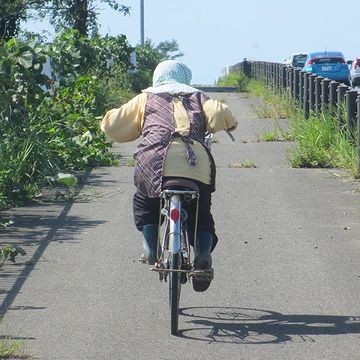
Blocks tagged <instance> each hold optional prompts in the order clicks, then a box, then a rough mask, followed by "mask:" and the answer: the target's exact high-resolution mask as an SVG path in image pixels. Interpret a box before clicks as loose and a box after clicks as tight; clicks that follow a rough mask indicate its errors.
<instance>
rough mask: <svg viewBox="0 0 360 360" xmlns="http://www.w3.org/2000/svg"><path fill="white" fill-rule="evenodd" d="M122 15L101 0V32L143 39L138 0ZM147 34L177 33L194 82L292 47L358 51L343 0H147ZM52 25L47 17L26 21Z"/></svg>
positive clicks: (279, 58) (278, 57) (280, 55)
mask: <svg viewBox="0 0 360 360" xmlns="http://www.w3.org/2000/svg"><path fill="white" fill-rule="evenodd" d="M120 2H121V3H123V4H125V5H128V6H130V7H131V10H130V16H123V15H122V14H119V13H116V12H114V11H112V10H111V9H109V7H108V6H107V5H105V4H101V3H99V4H98V9H99V23H100V25H101V29H100V32H101V33H102V34H103V35H105V34H107V33H108V34H110V35H118V34H125V35H126V36H127V38H128V40H129V42H130V44H131V45H136V44H139V43H140V0H123V1H120ZM144 3H145V38H146V39H150V40H151V41H152V42H153V43H154V44H155V45H157V44H158V43H159V42H161V41H164V40H172V39H175V40H176V41H177V42H178V44H179V46H180V49H181V51H182V52H184V54H185V55H184V56H183V57H182V58H181V60H182V61H183V62H184V63H185V64H186V65H187V66H189V67H190V69H191V70H192V73H193V81H192V82H193V83H194V84H204V85H205V84H213V83H214V81H215V80H216V78H217V76H219V75H220V73H221V70H222V68H224V67H225V66H226V65H233V64H235V63H237V62H240V61H242V59H243V58H244V57H247V58H249V59H254V60H265V61H275V62H283V60H284V59H285V58H286V57H288V56H289V55H290V54H291V53H293V52H299V51H300V52H301V51H315V50H320V51H321V50H329V51H331V50H339V51H342V52H343V53H344V55H345V57H346V59H351V58H354V57H356V56H360V45H359V41H358V37H357V35H358V25H357V24H356V22H357V21H356V20H355V15H351V11H352V10H351V9H352V8H353V5H354V4H355V3H354V2H353V3H349V5H348V6H347V5H346V3H342V2H339V0H336V1H335V0H314V1H308V2H303V1H294V0H253V1H251V0H247V1H244V0H222V1H215V0H213V1H211V0H182V1H175V0H144ZM28 28H29V29H30V30H36V31H40V30H43V29H45V30H48V29H49V26H48V24H47V23H46V22H43V23H37V24H28Z"/></svg>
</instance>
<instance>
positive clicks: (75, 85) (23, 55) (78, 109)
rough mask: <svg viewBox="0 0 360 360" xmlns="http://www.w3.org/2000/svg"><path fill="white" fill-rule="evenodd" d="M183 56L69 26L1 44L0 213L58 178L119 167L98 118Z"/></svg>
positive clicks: (172, 44) (167, 44) (170, 47)
mask: <svg viewBox="0 0 360 360" xmlns="http://www.w3.org/2000/svg"><path fill="white" fill-rule="evenodd" d="M0 25H1V24H0ZM0 30H1V28H0ZM133 53H136V58H137V63H136V68H135V67H134V65H133V64H132V63H131V62H130V58H131V54H133ZM179 56H182V53H181V52H180V51H179V49H178V45H177V43H176V41H175V40H172V41H164V42H161V43H160V44H159V45H157V46H155V45H154V44H152V43H151V41H150V40H148V41H147V42H145V44H144V45H139V46H135V47H132V46H130V44H129V43H128V41H127V38H126V36H125V35H119V36H105V37H102V36H100V35H98V34H97V33H96V32H95V33H94V34H93V35H91V36H87V35H83V34H81V33H80V32H79V30H78V29H71V28H66V27H60V28H59V31H58V33H57V34H56V36H55V37H54V39H53V40H52V41H51V42H46V41H44V40H43V39H42V38H41V37H39V36H36V35H34V34H28V33H22V34H20V33H19V35H18V36H17V37H15V36H14V37H11V36H7V40H6V41H5V40H2V41H0V84H1V85H0V164H1V167H0V210H4V209H6V208H8V207H11V206H16V205H18V204H21V203H22V202H24V201H28V200H31V199H33V198H34V196H37V194H39V190H40V189H41V187H43V186H52V185H54V184H56V183H58V182H57V179H59V176H58V174H69V176H71V174H72V173H76V172H79V171H84V170H87V169H91V168H93V167H96V166H108V165H113V164H116V163H117V159H115V158H114V155H113V154H112V153H111V152H110V148H111V143H110V142H108V141H107V139H106V138H105V136H104V134H103V133H102V132H101V131H100V130H99V118H101V117H102V116H103V114H104V113H105V111H106V110H108V109H109V108H112V107H119V106H121V105H122V104H123V103H125V102H126V101H128V100H129V99H130V98H131V97H133V96H134V95H135V94H136V93H137V92H139V91H140V90H141V89H142V88H145V87H147V86H149V85H150V84H151V79H152V72H153V70H154V69H155V67H156V65H157V64H158V63H159V62H160V61H162V60H165V59H173V58H176V57H179ZM49 59H51V75H50V76H47V75H45V74H44V72H43V68H44V66H45V64H46V62H48V61H49Z"/></svg>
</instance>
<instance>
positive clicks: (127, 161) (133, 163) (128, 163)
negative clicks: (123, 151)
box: [126, 159, 135, 167]
mask: <svg viewBox="0 0 360 360" xmlns="http://www.w3.org/2000/svg"><path fill="white" fill-rule="evenodd" d="M126 166H128V167H134V166H135V160H134V159H128V160H126Z"/></svg>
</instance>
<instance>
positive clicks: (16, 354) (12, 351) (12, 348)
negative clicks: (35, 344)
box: [0, 338, 30, 360]
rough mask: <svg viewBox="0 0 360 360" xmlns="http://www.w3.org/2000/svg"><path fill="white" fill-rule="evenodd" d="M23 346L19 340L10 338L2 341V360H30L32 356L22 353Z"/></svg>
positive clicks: (0, 354) (0, 348) (0, 343)
mask: <svg viewBox="0 0 360 360" xmlns="http://www.w3.org/2000/svg"><path fill="white" fill-rule="evenodd" d="M21 348H22V346H21V344H20V342H19V341H17V340H10V339H9V338H4V339H1V341H0V359H18V360H19V359H30V356H29V355H27V354H25V353H24V352H23V351H22V349H21Z"/></svg>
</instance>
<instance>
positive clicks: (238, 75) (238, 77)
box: [216, 71, 249, 92]
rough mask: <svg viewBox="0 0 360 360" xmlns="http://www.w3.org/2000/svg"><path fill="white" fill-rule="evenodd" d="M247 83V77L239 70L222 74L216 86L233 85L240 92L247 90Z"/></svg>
mask: <svg viewBox="0 0 360 360" xmlns="http://www.w3.org/2000/svg"><path fill="white" fill-rule="evenodd" d="M248 84H249V79H248V77H247V76H246V75H245V74H244V73H243V72H241V71H233V72H231V73H230V74H228V75H224V76H222V77H221V78H220V79H219V80H218V81H217V83H216V85H217V86H235V87H236V88H237V90H238V91H240V92H246V91H248V89H247V87H248Z"/></svg>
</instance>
